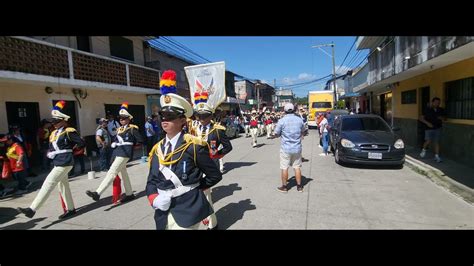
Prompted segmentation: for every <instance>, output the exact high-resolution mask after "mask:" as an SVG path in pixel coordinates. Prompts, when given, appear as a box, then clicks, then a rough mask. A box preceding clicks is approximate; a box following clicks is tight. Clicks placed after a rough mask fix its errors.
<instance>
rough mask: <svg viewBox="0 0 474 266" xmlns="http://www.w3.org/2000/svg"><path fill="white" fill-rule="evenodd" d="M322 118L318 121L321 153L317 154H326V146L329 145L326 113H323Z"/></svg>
mask: <svg viewBox="0 0 474 266" xmlns="http://www.w3.org/2000/svg"><path fill="white" fill-rule="evenodd" d="M322 116H323V119H322V120H321V122H320V123H319V136H320V138H321V140H322V142H323V153H321V154H319V155H320V156H327V155H328V146H329V132H328V119H327V114H326V113H324V114H323V115H322Z"/></svg>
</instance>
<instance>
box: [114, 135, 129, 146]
mask: <svg viewBox="0 0 474 266" xmlns="http://www.w3.org/2000/svg"><path fill="white" fill-rule="evenodd" d="M117 139H118V141H119V142H118V143H116V144H115V145H117V146H125V145H133V142H126V141H123V138H122V137H121V136H120V135H119V134H118V133H117Z"/></svg>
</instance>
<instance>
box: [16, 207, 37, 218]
mask: <svg viewBox="0 0 474 266" xmlns="http://www.w3.org/2000/svg"><path fill="white" fill-rule="evenodd" d="M18 211H19V212H21V213H23V214H24V215H25V216H26V217H28V218H32V217H33V216H34V215H35V213H36V212H35V211H33V210H32V209H31V208H18Z"/></svg>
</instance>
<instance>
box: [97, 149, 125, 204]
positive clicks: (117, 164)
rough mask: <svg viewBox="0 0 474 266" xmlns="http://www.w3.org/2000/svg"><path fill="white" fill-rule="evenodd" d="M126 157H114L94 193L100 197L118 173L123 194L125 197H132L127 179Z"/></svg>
mask: <svg viewBox="0 0 474 266" xmlns="http://www.w3.org/2000/svg"><path fill="white" fill-rule="evenodd" d="M128 159H129V158H128V157H119V156H117V157H115V160H114V162H113V163H112V165H111V166H110V169H109V171H108V172H107V175H106V176H105V178H104V180H103V181H102V183H100V185H99V188H98V189H97V190H96V192H97V193H98V194H99V195H102V193H103V192H104V190H106V189H107V187H109V186H110V185H111V184H112V182H114V178H115V176H117V174H118V173H120V175H119V176H120V178H121V179H122V181H123V186H124V187H125V194H126V195H127V196H130V195H132V192H133V191H132V185H131V184H130V178H129V177H128V173H127V167H126V166H127V162H128Z"/></svg>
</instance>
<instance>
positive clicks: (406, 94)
mask: <svg viewBox="0 0 474 266" xmlns="http://www.w3.org/2000/svg"><path fill="white" fill-rule="evenodd" d="M414 103H416V90H409V91H402V104H414Z"/></svg>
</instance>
